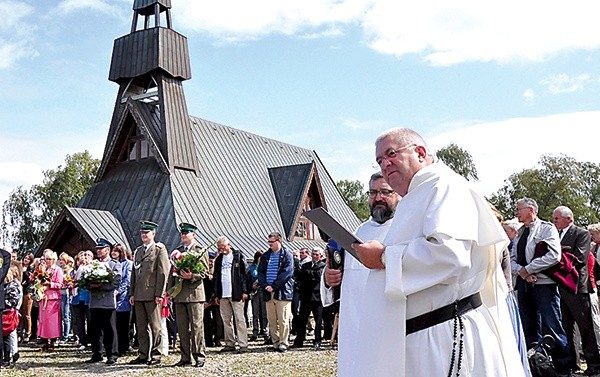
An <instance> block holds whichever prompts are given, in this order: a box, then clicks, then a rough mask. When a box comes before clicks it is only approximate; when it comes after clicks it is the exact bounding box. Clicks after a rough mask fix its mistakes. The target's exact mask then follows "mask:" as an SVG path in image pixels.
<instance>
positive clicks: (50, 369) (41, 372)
mask: <svg viewBox="0 0 600 377" xmlns="http://www.w3.org/2000/svg"><path fill="white" fill-rule="evenodd" d="M267 347H268V346H265V345H262V342H261V343H257V342H253V343H251V344H250V347H249V348H250V352H248V353H245V354H232V353H226V354H219V353H218V351H219V349H220V348H208V349H207V358H206V364H205V366H204V367H203V368H202V369H196V368H191V367H172V366H171V365H173V364H175V363H176V362H177V361H178V360H179V357H180V355H179V352H177V351H175V352H171V353H170V354H169V355H168V356H165V357H163V359H162V364H161V365H158V366H153V367H147V366H144V365H142V366H138V365H128V364H127V362H128V361H129V360H132V359H133V358H134V357H135V355H131V356H126V357H122V358H119V361H118V362H117V364H115V365H112V366H107V365H106V364H105V363H95V364H87V363H84V361H85V360H87V359H89V358H90V357H91V352H89V351H87V352H83V353H78V352H77V350H76V349H75V347H73V346H72V345H61V346H59V347H57V348H56V351H55V352H53V353H42V352H40V351H39V348H38V347H37V346H34V345H24V346H21V347H20V349H19V353H20V356H21V357H20V359H19V360H18V361H17V363H15V364H14V365H12V366H11V367H10V368H8V369H2V370H1V372H0V375H1V376H2V377H4V376H10V377H34V376H35V377H39V376H48V377H66V376H69V377H72V376H78V377H85V376H97V375H99V374H101V375H103V376H105V377H117V376H136V377H137V376H140V377H142V376H143V377H146V376H172V375H185V374H193V375H203V376H232V377H237V376H319V377H326V376H335V375H336V373H337V351H335V350H332V349H331V348H330V347H329V346H328V345H327V343H324V347H323V348H322V349H321V350H318V351H317V350H313V349H312V348H310V347H306V348H302V349H292V350H289V351H288V352H286V353H283V354H282V353H278V352H272V351H269V350H268V349H267Z"/></svg>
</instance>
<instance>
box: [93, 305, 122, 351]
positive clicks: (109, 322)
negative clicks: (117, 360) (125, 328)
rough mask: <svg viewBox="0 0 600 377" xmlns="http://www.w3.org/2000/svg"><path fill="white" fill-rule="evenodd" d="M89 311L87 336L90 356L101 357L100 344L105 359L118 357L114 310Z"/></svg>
mask: <svg viewBox="0 0 600 377" xmlns="http://www.w3.org/2000/svg"><path fill="white" fill-rule="evenodd" d="M90 311H91V313H92V320H91V321H90V327H89V330H88V334H89V337H90V342H91V343H92V356H102V343H104V352H105V353H106V357H107V358H109V357H117V356H119V347H118V345H117V312H116V310H115V309H98V308H91V309H90Z"/></svg>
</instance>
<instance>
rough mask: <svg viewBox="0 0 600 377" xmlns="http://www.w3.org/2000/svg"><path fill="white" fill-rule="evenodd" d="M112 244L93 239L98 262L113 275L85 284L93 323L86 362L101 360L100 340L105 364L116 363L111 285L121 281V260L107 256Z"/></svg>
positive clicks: (114, 319)
mask: <svg viewBox="0 0 600 377" xmlns="http://www.w3.org/2000/svg"><path fill="white" fill-rule="evenodd" d="M112 247H113V245H112V244H111V243H110V242H109V241H107V240H105V239H104V238H98V239H97V240H96V254H97V256H98V262H100V263H101V264H103V265H104V266H105V267H106V269H107V270H109V271H112V273H113V279H112V281H110V282H106V283H93V284H91V285H90V286H88V289H89V291H90V313H91V320H90V323H93V324H94V325H93V326H90V327H89V336H90V340H91V343H92V357H91V359H89V360H86V363H96V362H99V361H102V342H104V352H105V353H106V358H107V360H106V364H107V365H112V364H114V363H116V362H117V356H118V355H119V348H118V345H117V315H116V308H117V302H116V296H115V289H117V288H118V287H119V284H120V283H121V263H119V262H118V261H116V260H114V259H111V257H110V252H111V250H112Z"/></svg>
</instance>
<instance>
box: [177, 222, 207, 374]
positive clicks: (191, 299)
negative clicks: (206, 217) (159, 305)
mask: <svg viewBox="0 0 600 377" xmlns="http://www.w3.org/2000/svg"><path fill="white" fill-rule="evenodd" d="M196 230H198V228H197V227H196V226H195V225H193V224H189V223H181V224H179V232H180V233H181V245H180V246H179V247H178V248H177V249H176V250H175V251H173V253H172V254H171V255H172V258H173V257H174V256H175V255H180V256H184V255H186V254H187V253H196V254H198V255H199V256H198V258H199V261H200V263H202V264H203V265H204V269H203V270H202V271H200V272H198V273H193V272H190V271H187V270H183V271H177V270H176V269H175V266H173V268H172V273H171V274H170V275H169V284H168V286H169V287H170V288H171V287H175V286H176V285H177V284H178V282H179V281H181V291H179V292H177V293H173V294H172V297H171V298H172V300H173V302H174V303H175V313H177V315H176V316H175V320H176V321H177V332H178V333H179V341H180V343H181V359H180V360H179V361H178V362H177V363H176V364H175V365H174V366H176V367H181V366H185V365H191V364H192V356H193V357H194V359H195V362H196V363H195V366H196V367H203V366H204V359H205V357H206V349H205V348H206V344H205V341H204V318H203V317H204V305H203V304H204V302H205V301H206V294H205V292H204V284H203V280H204V278H206V277H207V276H208V268H209V266H208V265H209V261H208V251H206V250H205V249H203V248H202V247H201V246H200V245H199V244H198V242H197V241H196V238H195V237H194V235H195V232H196Z"/></svg>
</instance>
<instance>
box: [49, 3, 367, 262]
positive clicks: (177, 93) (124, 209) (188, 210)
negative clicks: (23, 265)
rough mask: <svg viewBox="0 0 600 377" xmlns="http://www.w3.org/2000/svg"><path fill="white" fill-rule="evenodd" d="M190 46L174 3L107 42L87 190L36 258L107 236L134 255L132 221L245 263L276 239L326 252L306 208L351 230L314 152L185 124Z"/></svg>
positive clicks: (170, 243)
mask: <svg viewBox="0 0 600 377" xmlns="http://www.w3.org/2000/svg"><path fill="white" fill-rule="evenodd" d="M190 78H191V69H190V60H189V53H188V45H187V38H186V37H185V36H183V35H181V34H179V33H177V32H176V31H175V30H173V28H172V20H171V0H134V4H133V22H132V27H131V32H130V33H129V34H127V35H125V36H123V37H121V38H119V39H117V40H115V43H114V48H113V54H112V61H111V66H110V73H109V80H111V81H113V82H115V83H117V84H118V85H119V90H118V93H117V98H116V101H115V107H114V112H113V116H112V120H111V124H110V128H109V131H108V137H107V139H106V146H105V149H104V155H103V157H102V163H101V166H100V169H99V171H98V175H97V177H96V180H95V183H94V185H93V186H92V187H91V188H90V190H89V191H88V192H87V193H86V194H85V196H84V197H83V198H82V199H81V201H80V202H79V203H78V204H77V206H76V207H67V208H65V209H64V210H63V211H62V213H61V214H60V215H59V216H58V218H57V219H56V220H55V221H54V223H53V225H52V226H51V228H50V230H49V232H48V235H47V236H46V238H45V239H44V241H43V242H42V244H41V245H40V249H39V251H41V250H43V249H45V248H51V249H53V250H55V251H57V252H62V251H65V252H68V253H69V254H71V255H73V254H76V253H77V252H78V251H79V250H85V249H92V248H93V245H94V244H95V239H96V238H98V237H104V238H107V239H108V240H110V241H113V242H119V243H121V244H123V245H125V246H127V247H128V248H129V249H130V250H132V249H134V248H135V247H136V246H138V245H139V244H141V240H140V238H139V221H140V220H142V219H144V220H151V221H154V222H156V223H158V225H159V228H158V230H157V235H156V240H157V241H160V242H163V243H164V244H165V245H166V246H167V248H168V249H169V250H173V249H174V248H175V247H176V246H177V245H179V243H180V237H179V233H178V231H177V224H179V223H180V222H191V223H194V224H196V225H197V226H198V227H199V230H198V232H197V233H198V234H197V237H198V238H199V240H200V241H201V244H204V245H207V244H210V243H212V242H213V241H214V240H215V239H216V238H217V237H218V236H220V235H225V236H227V237H228V238H229V239H230V240H231V242H232V245H233V247H234V248H237V249H239V250H241V251H242V252H243V254H244V255H245V256H246V257H252V255H253V254H254V253H255V252H256V251H257V250H266V249H267V247H268V245H267V242H266V241H267V235H268V234H269V233H270V232H272V231H279V232H280V233H281V234H282V235H283V236H284V238H285V240H284V245H285V246H287V247H288V248H290V249H297V248H300V247H312V246H315V245H316V244H319V245H321V246H322V245H323V240H322V239H321V236H320V234H319V231H318V230H317V229H316V227H315V226H314V225H313V224H311V223H310V222H309V221H308V220H307V219H306V218H304V217H303V216H302V211H303V210H306V209H310V208H315V207H319V206H322V207H325V208H326V209H327V210H328V211H329V212H330V213H331V214H332V215H333V216H334V217H335V218H336V219H338V221H340V222H341V223H342V224H344V225H345V226H346V227H347V228H348V229H354V228H355V227H356V226H358V224H359V221H358V219H357V218H356V216H355V215H354V213H353V212H352V210H351V209H350V208H349V207H348V206H347V205H346V203H345V202H344V200H343V198H342V197H341V195H340V193H339V191H338V190H337V188H336V185H335V182H334V181H333V179H332V178H331V176H330V175H329V174H328V172H327V170H326V169H325V166H324V165H323V163H322V162H321V160H320V159H319V156H318V155H317V153H316V152H315V151H311V150H307V149H304V148H300V147H296V146H293V145H290V144H286V143H282V142H279V141H277V140H273V139H268V138H265V137H261V136H258V135H255V134H251V133H248V132H245V131H242V130H239V129H235V128H231V127H227V126H224V125H221V124H217V123H213V122H210V121H207V120H204V119H200V118H196V117H191V116H190V115H189V114H188V109H187V105H186V100H185V93H184V90H183V82H184V81H185V80H188V79H190Z"/></svg>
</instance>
